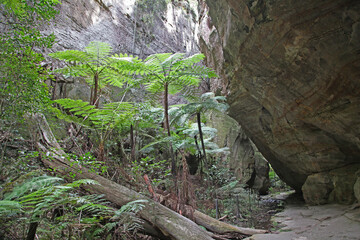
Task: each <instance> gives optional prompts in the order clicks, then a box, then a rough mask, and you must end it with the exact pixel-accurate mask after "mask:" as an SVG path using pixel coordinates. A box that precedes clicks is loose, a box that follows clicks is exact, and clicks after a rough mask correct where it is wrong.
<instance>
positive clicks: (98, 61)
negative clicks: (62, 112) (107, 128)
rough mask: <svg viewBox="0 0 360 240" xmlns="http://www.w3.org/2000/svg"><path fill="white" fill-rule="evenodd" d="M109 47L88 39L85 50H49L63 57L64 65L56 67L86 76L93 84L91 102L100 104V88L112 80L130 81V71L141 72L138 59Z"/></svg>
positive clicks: (106, 44) (63, 72)
mask: <svg viewBox="0 0 360 240" xmlns="http://www.w3.org/2000/svg"><path fill="white" fill-rule="evenodd" d="M111 52H112V48H111V46H110V45H109V44H108V43H104V42H97V41H95V42H91V43H89V45H88V46H87V47H85V49H84V51H79V50H66V51H60V52H55V53H51V54H49V56H51V57H53V58H56V59H59V60H62V61H65V62H66V63H67V66H66V67H64V68H60V69H57V70H56V71H57V72H59V73H62V74H65V75H70V76H74V77H85V80H86V82H87V83H88V84H89V85H90V86H91V87H92V91H91V99H90V104H92V105H98V104H99V97H100V96H99V93H100V90H101V89H102V88H104V87H105V86H107V85H108V84H111V85H113V86H116V87H122V86H123V84H124V83H125V82H127V81H132V79H133V78H132V74H135V73H136V74H141V73H144V71H141V66H142V65H141V61H140V60H138V59H137V58H134V57H132V56H128V55H122V54H120V55H119V54H116V55H111Z"/></svg>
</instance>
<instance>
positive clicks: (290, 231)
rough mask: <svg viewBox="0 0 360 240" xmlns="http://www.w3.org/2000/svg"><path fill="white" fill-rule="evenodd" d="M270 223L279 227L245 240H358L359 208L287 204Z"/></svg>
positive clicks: (298, 203) (359, 237)
mask: <svg viewBox="0 0 360 240" xmlns="http://www.w3.org/2000/svg"><path fill="white" fill-rule="evenodd" d="M273 220H274V221H275V222H276V223H277V224H279V226H280V227H281V228H280V229H279V230H277V231H276V232H274V233H271V234H259V235H254V236H252V237H249V238H246V239H247V240H360V208H359V206H358V207H357V208H356V207H355V206H346V205H336V204H331V205H322V206H308V205H306V204H305V203H301V202H298V201H297V202H294V201H290V202H288V203H286V207H285V209H284V211H283V212H280V213H278V214H276V215H275V217H274V218H273Z"/></svg>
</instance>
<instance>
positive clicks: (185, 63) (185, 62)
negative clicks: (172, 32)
mask: <svg viewBox="0 0 360 240" xmlns="http://www.w3.org/2000/svg"><path fill="white" fill-rule="evenodd" d="M204 58H205V56H204V54H201V53H199V54H194V55H192V56H190V57H187V58H184V59H181V60H180V61H178V62H176V63H174V66H175V67H177V66H180V67H182V68H184V67H189V66H193V65H194V64H196V63H199V62H201V61H202V60H204Z"/></svg>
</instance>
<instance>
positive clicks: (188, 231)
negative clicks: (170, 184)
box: [33, 114, 266, 240]
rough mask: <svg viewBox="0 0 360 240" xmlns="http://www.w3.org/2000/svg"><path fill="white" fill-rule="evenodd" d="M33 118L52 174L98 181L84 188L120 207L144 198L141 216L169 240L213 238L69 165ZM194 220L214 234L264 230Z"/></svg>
mask: <svg viewBox="0 0 360 240" xmlns="http://www.w3.org/2000/svg"><path fill="white" fill-rule="evenodd" d="M33 119H34V120H35V124H36V125H37V128H38V130H39V133H40V136H41V137H42V141H41V142H39V143H38V145H39V147H40V149H41V150H42V151H44V152H46V156H45V157H43V158H42V162H43V163H44V165H45V166H47V167H50V168H52V169H54V171H56V172H57V173H59V174H61V175H62V176H64V177H65V178H66V177H68V178H69V179H70V180H74V179H71V178H70V176H69V173H72V175H73V176H75V179H93V180H95V181H97V182H98V183H99V184H96V185H86V186H85V187H84V188H85V189H86V190H87V191H89V192H91V193H94V194H104V197H105V198H106V199H107V200H108V201H110V202H112V203H114V204H116V205H118V206H122V205H124V204H126V203H128V202H131V201H134V200H137V199H146V200H147V201H148V202H147V203H146V204H145V207H144V208H143V210H142V211H141V212H140V213H139V214H140V217H142V218H143V219H145V220H147V221H148V222H150V223H152V224H153V226H154V227H156V228H158V229H160V231H161V232H162V233H163V234H164V235H165V236H167V237H168V238H169V239H178V240H184V239H193V240H203V239H204V240H210V239H213V238H212V237H211V236H212V234H211V233H209V232H207V231H205V230H204V229H202V228H201V227H199V226H198V225H196V224H195V223H194V222H192V221H191V220H189V219H187V218H185V217H184V216H181V215H179V214H178V213H176V212H174V211H172V210H170V209H168V208H167V207H165V206H163V205H161V204H160V203H158V202H155V201H153V200H151V199H149V198H147V197H145V196H143V195H141V194H139V193H137V192H135V191H133V190H131V189H128V188H126V187H124V186H122V185H119V184H117V183H115V182H112V181H110V180H108V179H106V178H104V177H102V176H100V175H97V174H96V173H93V172H90V171H89V170H88V169H87V168H85V167H82V166H79V165H78V164H72V161H71V160H68V158H67V157H66V154H65V152H64V151H63V150H62V149H61V148H60V145H59V144H58V142H57V141H56V139H55V137H54V135H53V134H52V132H51V129H50V127H49V125H48V123H47V121H46V119H45V117H44V116H43V115H38V114H37V115H33ZM194 219H195V222H197V223H198V224H200V225H202V226H205V227H206V228H207V229H209V230H211V231H214V232H217V233H223V232H232V233H241V234H246V235H251V234H254V233H265V232H266V231H265V230H256V229H243V228H238V227H235V226H232V225H229V224H226V223H223V222H220V221H217V220H216V219H213V218H211V217H209V216H207V215H205V214H202V213H200V212H198V211H195V212H194ZM222 226H224V227H222ZM242 231H244V232H242Z"/></svg>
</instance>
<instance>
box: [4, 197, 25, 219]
mask: <svg viewBox="0 0 360 240" xmlns="http://www.w3.org/2000/svg"><path fill="white" fill-rule="evenodd" d="M21 211H22V210H21V204H20V203H19V202H17V201H9V200H1V201H0V217H5V216H8V215H11V214H16V213H20V212H21Z"/></svg>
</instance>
